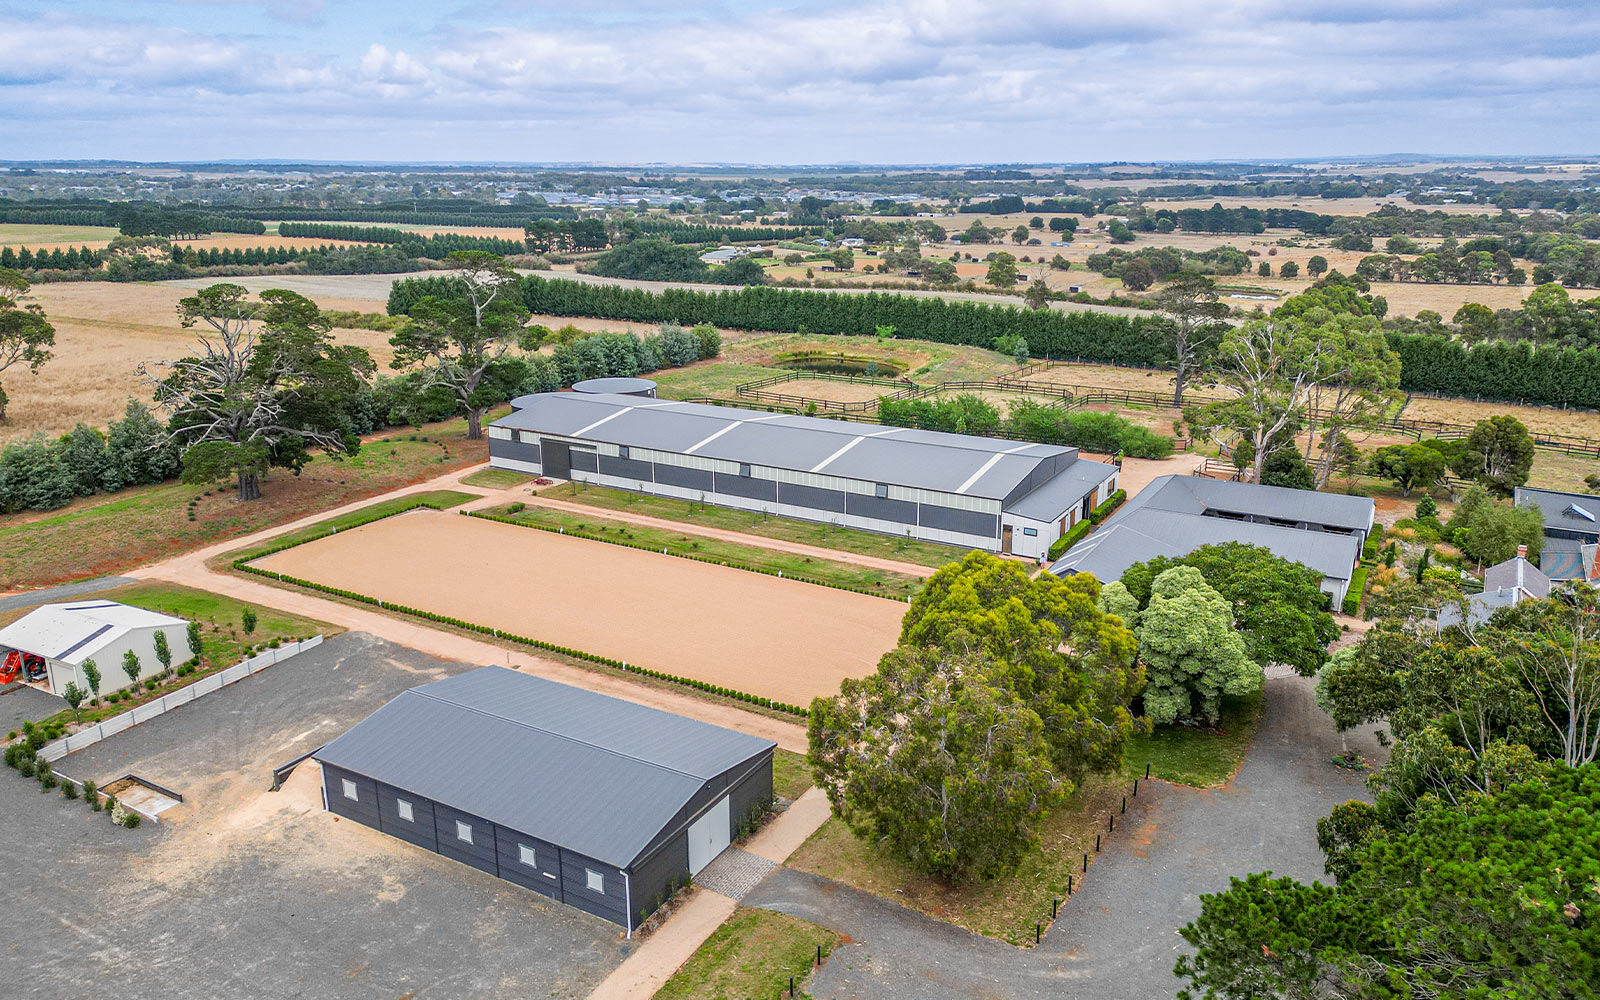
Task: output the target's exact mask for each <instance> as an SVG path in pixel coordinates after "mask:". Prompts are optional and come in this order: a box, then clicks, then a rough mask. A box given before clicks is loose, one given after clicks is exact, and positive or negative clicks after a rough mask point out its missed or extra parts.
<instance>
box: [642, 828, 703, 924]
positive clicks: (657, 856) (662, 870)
mask: <svg viewBox="0 0 1600 1000" xmlns="http://www.w3.org/2000/svg"><path fill="white" fill-rule="evenodd" d="M631 877H632V879H633V926H635V927H637V926H639V922H640V921H642V920H643V919H644V918H645V917H648V916H649V915H650V914H652V913H654V912H655V910H656V907H658V906H660V905H661V903H662V902H663V901H665V900H666V898H667V897H668V896H670V895H671V894H672V891H673V886H674V884H677V885H683V884H686V883H687V882H688V880H689V831H688V830H687V829H683V830H679V831H678V834H677V836H675V837H673V838H672V839H671V840H669V841H667V843H665V844H664V845H662V847H661V849H660V850H658V851H656V853H654V854H652V855H650V856H649V857H648V858H645V859H644V860H643V861H640V862H639V863H638V864H637V865H635V866H634V869H633V871H632V873H631Z"/></svg>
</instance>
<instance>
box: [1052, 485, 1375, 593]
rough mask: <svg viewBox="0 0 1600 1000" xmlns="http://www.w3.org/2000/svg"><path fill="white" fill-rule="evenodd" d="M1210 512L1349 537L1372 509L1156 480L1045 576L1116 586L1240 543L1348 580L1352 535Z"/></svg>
mask: <svg viewBox="0 0 1600 1000" xmlns="http://www.w3.org/2000/svg"><path fill="white" fill-rule="evenodd" d="M1219 487H1220V488H1219ZM1285 494H1288V496H1286V495H1285ZM1297 504H1298V505H1297ZM1218 511H1221V512H1225V513H1228V514H1235V515H1253V516H1258V517H1270V518H1274V519H1278V520H1296V521H1308V522H1312V523H1316V524H1327V525H1332V526H1334V527H1336V528H1345V527H1348V528H1349V529H1350V530H1351V531H1354V530H1365V529H1367V528H1369V527H1370V526H1371V524H1372V513H1373V511H1374V504H1373V502H1372V501H1371V500H1370V499H1367V498H1365V497H1350V496H1342V495H1338V494H1323V493H1314V492H1312V491H1310V490H1291V489H1284V488H1282V487H1276V486H1256V485H1254V484H1251V483H1230V482H1223V481H1220V480H1213V479H1203V478H1201V477H1198V476H1161V477H1159V478H1157V479H1154V480H1152V481H1151V482H1150V485H1148V486H1146V487H1145V488H1144V489H1142V490H1140V491H1139V492H1138V494H1136V495H1135V496H1134V497H1133V498H1132V499H1131V500H1129V501H1128V502H1127V503H1125V504H1124V505H1123V506H1122V509H1121V510H1118V511H1117V512H1116V513H1115V514H1113V515H1112V516H1111V518H1110V519H1109V520H1107V521H1106V522H1105V524H1103V525H1101V526H1100V529H1099V530H1098V531H1095V532H1094V533H1093V534H1091V535H1090V536H1089V537H1088V538H1085V539H1084V540H1083V541H1081V542H1079V543H1078V544H1077V545H1074V546H1073V547H1072V548H1070V549H1068V550H1067V551H1066V553H1064V554H1063V555H1062V557H1061V558H1060V559H1059V560H1057V561H1056V562H1055V563H1054V564H1053V565H1052V566H1051V567H1050V571H1051V572H1052V573H1055V574H1056V575H1057V576H1065V575H1067V574H1069V573H1093V574H1094V575H1095V576H1096V577H1099V578H1100V579H1101V580H1106V581H1109V580H1117V579H1121V577H1122V574H1123V573H1124V572H1126V571H1127V569H1128V567H1129V566H1132V565H1133V564H1135V563H1140V562H1145V561H1147V560H1150V559H1153V558H1155V557H1156V556H1161V555H1164V556H1168V557H1170V558H1174V559H1176V558H1180V557H1182V556H1185V555H1188V554H1189V553H1190V552H1193V551H1194V550H1195V549H1197V548H1199V547H1200V546H1202V545H1219V544H1222V543H1224V542H1243V543H1245V544H1248V545H1259V546H1261V547H1262V548H1265V549H1268V550H1270V551H1271V552H1272V553H1273V554H1274V555H1277V556H1280V557H1282V558H1284V559H1288V560H1290V561H1292V562H1297V563H1300V564H1302V565H1304V566H1306V567H1307V568H1309V569H1311V570H1312V571H1314V572H1316V573H1317V574H1319V575H1321V576H1323V577H1328V578H1331V579H1336V580H1348V579H1349V578H1350V574H1351V571H1352V567H1353V566H1354V565H1355V562H1356V558H1357V556H1359V554H1360V550H1361V538H1360V536H1358V535H1355V534H1350V533H1348V532H1347V531H1344V530H1337V531H1318V530H1307V529H1305V528H1297V527H1290V526H1288V525H1279V524H1269V523H1266V522H1262V521H1244V520H1237V519H1235V518H1233V517H1219V516H1216V512H1218Z"/></svg>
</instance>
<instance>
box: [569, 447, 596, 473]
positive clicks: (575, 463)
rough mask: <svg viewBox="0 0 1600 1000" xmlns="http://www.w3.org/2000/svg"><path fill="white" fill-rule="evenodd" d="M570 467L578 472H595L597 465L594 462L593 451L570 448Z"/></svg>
mask: <svg viewBox="0 0 1600 1000" xmlns="http://www.w3.org/2000/svg"><path fill="white" fill-rule="evenodd" d="M572 467H573V468H574V469H576V470H578V471H579V472H595V471H597V469H598V465H597V464H596V462H595V453H594V452H592V451H579V450H578V449H576V448H574V449H572Z"/></svg>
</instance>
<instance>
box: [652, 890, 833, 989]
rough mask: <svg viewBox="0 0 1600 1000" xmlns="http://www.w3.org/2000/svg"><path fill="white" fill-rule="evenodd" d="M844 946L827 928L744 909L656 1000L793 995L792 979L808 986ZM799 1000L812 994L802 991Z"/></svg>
mask: <svg viewBox="0 0 1600 1000" xmlns="http://www.w3.org/2000/svg"><path fill="white" fill-rule="evenodd" d="M838 943H839V935H837V934H835V933H834V932H833V931H830V930H828V929H827V928H825V927H818V926H817V925H816V924H813V923H809V922H807V921H804V920H801V919H799V918H798V917H791V916H789V915H787V914H783V913H777V912H774V911H772V910H756V909H744V908H742V907H741V908H740V909H738V910H736V911H735V912H734V914H733V916H732V917H729V918H728V921H727V923H725V924H723V925H722V926H721V927H719V928H717V929H716V931H715V932H714V933H713V934H712V935H711V936H710V937H709V938H707V939H706V940H705V943H704V944H702V945H701V946H700V947H699V948H697V949H696V950H695V953H694V954H693V955H691V956H689V960H688V961H687V962H685V963H683V967H682V968H680V969H679V970H678V971H677V972H676V973H675V974H674V975H673V977H672V978H671V979H669V980H667V981H666V982H665V983H663V984H662V986H661V989H659V990H657V991H656V993H655V1000H745V998H748V997H776V996H779V995H780V993H782V994H784V995H787V994H786V991H787V990H788V987H789V977H791V976H793V977H794V978H795V980H796V981H797V982H801V981H804V979H805V978H806V976H808V975H809V974H810V973H811V970H812V968H813V967H814V964H813V963H814V962H815V961H816V955H817V949H818V948H819V947H820V948H821V949H822V954H823V956H824V958H826V957H827V955H828V954H829V953H830V952H832V951H833V948H834V946H835V945H836V944H838ZM795 995H796V996H806V995H807V994H803V993H799V992H796V994H795Z"/></svg>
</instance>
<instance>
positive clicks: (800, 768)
mask: <svg viewBox="0 0 1600 1000" xmlns="http://www.w3.org/2000/svg"><path fill="white" fill-rule="evenodd" d="M813 784H815V782H813V781H812V780H811V768H810V766H809V765H807V764H806V755H805V754H803V753H795V752H794V751H792V750H778V751H775V752H774V754H773V757H772V794H774V795H776V796H778V797H779V798H784V799H788V800H789V801H791V802H793V801H794V800H795V799H798V798H799V797H800V796H801V794H802V793H804V792H805V790H806V789H808V788H810V787H811V786H812V785H813Z"/></svg>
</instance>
